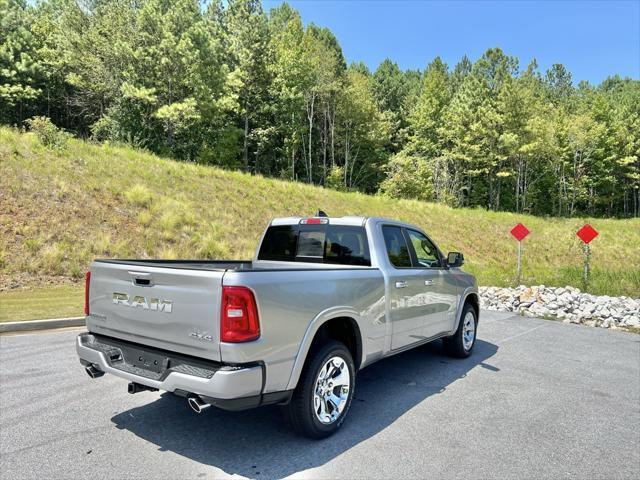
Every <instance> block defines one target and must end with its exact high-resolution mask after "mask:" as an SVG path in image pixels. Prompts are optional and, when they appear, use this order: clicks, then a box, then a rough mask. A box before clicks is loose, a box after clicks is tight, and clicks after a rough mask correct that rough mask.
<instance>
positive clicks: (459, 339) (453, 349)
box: [442, 303, 478, 358]
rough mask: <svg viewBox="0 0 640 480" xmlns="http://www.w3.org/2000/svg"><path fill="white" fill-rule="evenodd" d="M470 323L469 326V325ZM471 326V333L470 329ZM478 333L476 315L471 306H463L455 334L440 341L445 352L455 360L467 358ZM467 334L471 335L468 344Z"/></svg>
mask: <svg viewBox="0 0 640 480" xmlns="http://www.w3.org/2000/svg"><path fill="white" fill-rule="evenodd" d="M469 322H471V324H470V323H469ZM471 325H473V331H472V332H471V331H470V330H471V329H470V327H471ZM477 333H478V314H477V313H476V311H475V309H474V308H473V306H471V304H469V303H467V304H465V306H464V308H463V309H462V315H461V316H460V324H459V325H458V329H457V330H456V333H454V334H453V335H451V336H450V337H445V338H443V339H442V343H443V344H444V349H445V350H446V352H447V353H448V354H449V355H451V356H453V357H457V358H467V357H468V356H469V355H471V352H472V351H473V347H474V345H475V344H476V335H477ZM469 334H471V335H472V338H471V343H470V344H469Z"/></svg>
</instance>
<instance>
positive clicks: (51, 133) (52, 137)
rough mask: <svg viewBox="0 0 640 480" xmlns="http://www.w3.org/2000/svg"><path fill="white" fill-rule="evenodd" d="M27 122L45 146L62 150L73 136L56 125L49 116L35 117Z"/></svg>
mask: <svg viewBox="0 0 640 480" xmlns="http://www.w3.org/2000/svg"><path fill="white" fill-rule="evenodd" d="M25 123H26V124H27V126H28V127H29V130H31V131H32V132H33V133H35V134H36V136H37V137H38V140H40V143H42V145H44V146H45V147H49V148H56V149H58V150H61V149H63V148H65V147H66V144H67V139H68V138H69V137H70V136H71V135H69V134H68V133H67V132H65V131H64V130H61V129H59V128H58V127H56V126H55V125H54V124H53V123H52V122H51V120H49V118H47V117H33V118H30V119H28V120H26V121H25Z"/></svg>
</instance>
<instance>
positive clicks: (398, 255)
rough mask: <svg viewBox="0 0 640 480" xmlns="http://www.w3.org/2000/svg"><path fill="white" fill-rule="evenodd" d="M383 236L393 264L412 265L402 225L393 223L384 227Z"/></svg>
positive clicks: (403, 266) (395, 265)
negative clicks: (398, 225)
mask: <svg viewBox="0 0 640 480" xmlns="http://www.w3.org/2000/svg"><path fill="white" fill-rule="evenodd" d="M382 236H383V237H384V243H385V245H386V247H387V255H388V256H389V261H390V262H391V265H393V266H394V267H399V268H406V267H411V256H410V255H409V247H408V245H407V242H406V241H405V239H404V235H402V230H401V229H400V227H394V226H391V225H387V226H383V227H382Z"/></svg>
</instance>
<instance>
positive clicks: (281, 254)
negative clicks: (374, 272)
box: [258, 224, 371, 267]
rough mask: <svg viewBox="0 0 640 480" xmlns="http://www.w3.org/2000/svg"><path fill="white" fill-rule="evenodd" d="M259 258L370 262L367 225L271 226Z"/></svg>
mask: <svg viewBox="0 0 640 480" xmlns="http://www.w3.org/2000/svg"><path fill="white" fill-rule="evenodd" d="M258 260H274V261H281V262H316V263H330V264H337V265H357V266H367V267H368V266H371V259H370V257H369V243H368V241H367V233H366V231H365V229H364V227H356V226H347V225H331V224H320V225H276V226H271V227H269V228H268V229H267V232H266V233H265V235H264V239H263V240H262V245H260V251H259V253H258Z"/></svg>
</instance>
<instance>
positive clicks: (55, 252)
mask: <svg viewBox="0 0 640 480" xmlns="http://www.w3.org/2000/svg"><path fill="white" fill-rule="evenodd" d="M64 259H65V249H64V246H63V245H61V244H60V243H54V244H52V245H47V246H46V247H44V248H43V249H42V251H41V253H40V262H41V265H42V268H43V269H44V271H45V272H47V273H49V274H51V275H62V274H63V273H64V265H63V262H64Z"/></svg>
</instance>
